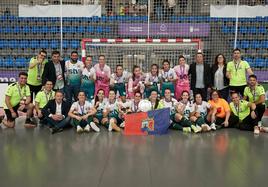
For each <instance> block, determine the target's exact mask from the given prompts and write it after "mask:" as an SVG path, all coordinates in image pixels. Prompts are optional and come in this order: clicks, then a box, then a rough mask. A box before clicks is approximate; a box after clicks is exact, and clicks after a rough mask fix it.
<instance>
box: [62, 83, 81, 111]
mask: <svg viewBox="0 0 268 187" xmlns="http://www.w3.org/2000/svg"><path fill="white" fill-rule="evenodd" d="M64 91H65V97H66V100H67V103H68V104H69V105H70V106H71V104H72V102H73V99H74V100H75V101H77V96H78V92H79V91H80V85H66V86H65V88H64Z"/></svg>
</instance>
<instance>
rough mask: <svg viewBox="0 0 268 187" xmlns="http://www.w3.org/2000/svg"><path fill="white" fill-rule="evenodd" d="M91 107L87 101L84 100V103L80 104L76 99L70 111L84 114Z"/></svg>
mask: <svg viewBox="0 0 268 187" xmlns="http://www.w3.org/2000/svg"><path fill="white" fill-rule="evenodd" d="M91 108H93V105H92V104H91V103H90V102H88V101H85V104H84V105H80V104H79V102H78V101H76V102H74V103H73V104H72V106H71V111H73V112H76V113H78V114H80V115H84V114H87V113H88V111H89V110H90V109H91Z"/></svg>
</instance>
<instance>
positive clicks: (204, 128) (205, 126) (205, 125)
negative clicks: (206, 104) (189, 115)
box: [201, 124, 211, 132]
mask: <svg viewBox="0 0 268 187" xmlns="http://www.w3.org/2000/svg"><path fill="white" fill-rule="evenodd" d="M201 128H202V131H204V132H207V131H210V130H211V128H210V126H209V125H208V124H202V125H201Z"/></svg>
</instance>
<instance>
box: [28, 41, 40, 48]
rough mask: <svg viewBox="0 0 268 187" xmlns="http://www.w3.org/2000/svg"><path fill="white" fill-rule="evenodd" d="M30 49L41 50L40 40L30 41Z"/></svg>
mask: <svg viewBox="0 0 268 187" xmlns="http://www.w3.org/2000/svg"><path fill="white" fill-rule="evenodd" d="M29 47H30V48H32V49H38V48H39V40H30V41H29Z"/></svg>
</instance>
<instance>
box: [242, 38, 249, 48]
mask: <svg viewBox="0 0 268 187" xmlns="http://www.w3.org/2000/svg"><path fill="white" fill-rule="evenodd" d="M240 47H241V48H242V49H248V48H250V42H249V41H248V40H242V41H241V42H240Z"/></svg>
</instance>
